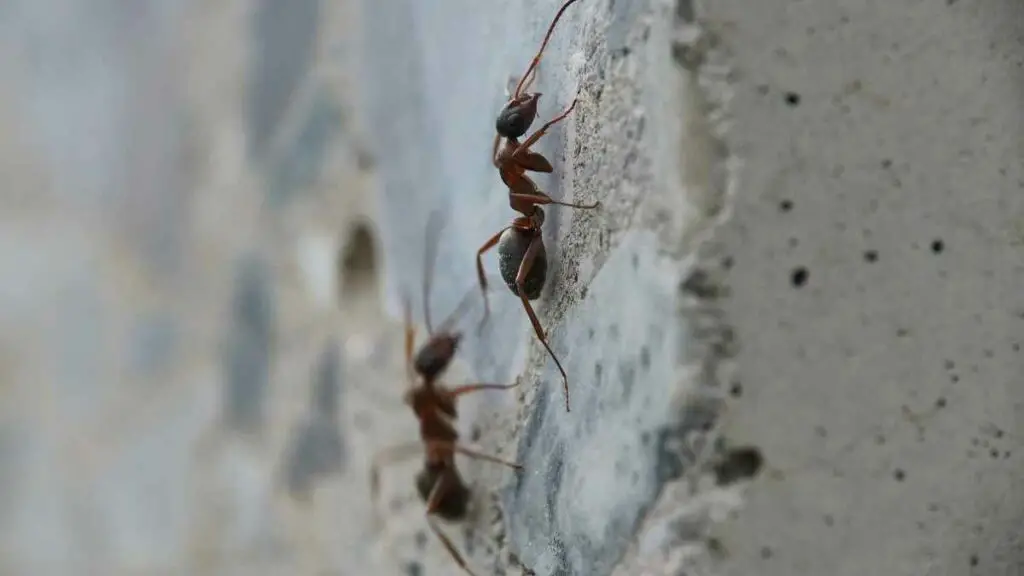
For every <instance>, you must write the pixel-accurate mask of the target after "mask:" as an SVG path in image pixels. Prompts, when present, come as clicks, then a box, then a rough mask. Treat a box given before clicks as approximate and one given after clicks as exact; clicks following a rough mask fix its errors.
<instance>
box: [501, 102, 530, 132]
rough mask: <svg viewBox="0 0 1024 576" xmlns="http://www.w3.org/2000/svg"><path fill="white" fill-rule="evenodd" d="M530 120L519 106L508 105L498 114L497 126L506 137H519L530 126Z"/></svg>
mask: <svg viewBox="0 0 1024 576" xmlns="http://www.w3.org/2000/svg"><path fill="white" fill-rule="evenodd" d="M530 120H531V118H529V117H527V115H526V114H523V111H522V109H521V108H520V107H519V106H515V105H513V106H507V107H505V108H504V109H503V110H502V111H501V113H500V114H498V121H497V122H496V123H495V128H496V129H497V130H498V134H500V135H501V136H502V137H504V138H519V137H520V136H522V135H523V134H526V131H527V130H528V129H529V128H530Z"/></svg>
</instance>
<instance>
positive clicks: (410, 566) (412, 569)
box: [405, 562, 423, 576]
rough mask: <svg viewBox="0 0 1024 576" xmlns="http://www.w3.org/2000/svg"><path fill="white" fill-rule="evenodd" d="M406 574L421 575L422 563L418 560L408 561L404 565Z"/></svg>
mask: <svg viewBox="0 0 1024 576" xmlns="http://www.w3.org/2000/svg"><path fill="white" fill-rule="evenodd" d="M405 574H406V576H423V565H422V564H420V563H419V562H408V563H406V565H405Z"/></svg>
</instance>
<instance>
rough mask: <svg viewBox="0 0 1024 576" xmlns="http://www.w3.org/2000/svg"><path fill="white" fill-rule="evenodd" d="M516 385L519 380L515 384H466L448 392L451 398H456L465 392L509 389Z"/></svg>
mask: <svg viewBox="0 0 1024 576" xmlns="http://www.w3.org/2000/svg"><path fill="white" fill-rule="evenodd" d="M516 386H519V382H516V383H515V384H466V385H465V386H459V387H457V388H452V389H451V390H450V391H449V393H450V394H451V395H452V397H453V398H457V397H459V396H463V395H466V394H472V393H473V392H479V391H480V390H511V389H513V388H515V387H516Z"/></svg>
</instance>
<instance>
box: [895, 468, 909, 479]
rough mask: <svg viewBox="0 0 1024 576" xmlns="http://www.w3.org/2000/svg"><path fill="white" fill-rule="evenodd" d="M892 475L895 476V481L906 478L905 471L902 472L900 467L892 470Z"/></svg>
mask: <svg viewBox="0 0 1024 576" xmlns="http://www.w3.org/2000/svg"><path fill="white" fill-rule="evenodd" d="M892 477H893V478H895V479H896V481H897V482H903V480H905V479H906V478H907V473H906V472H904V471H903V469H902V468H897V469H895V470H893V472H892Z"/></svg>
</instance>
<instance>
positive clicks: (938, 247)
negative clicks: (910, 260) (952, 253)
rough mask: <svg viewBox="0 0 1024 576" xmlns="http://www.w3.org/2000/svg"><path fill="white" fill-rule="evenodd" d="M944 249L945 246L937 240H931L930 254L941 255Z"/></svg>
mask: <svg viewBox="0 0 1024 576" xmlns="http://www.w3.org/2000/svg"><path fill="white" fill-rule="evenodd" d="M945 249H946V244H945V243H944V242H943V241H942V240H941V239H939V238H936V239H935V240H932V253H933V254H942V251H943V250H945Z"/></svg>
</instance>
